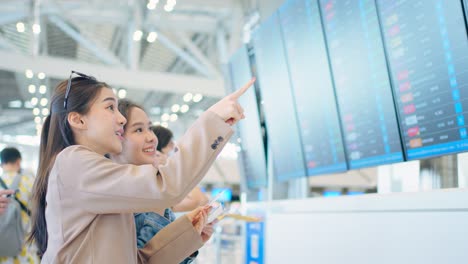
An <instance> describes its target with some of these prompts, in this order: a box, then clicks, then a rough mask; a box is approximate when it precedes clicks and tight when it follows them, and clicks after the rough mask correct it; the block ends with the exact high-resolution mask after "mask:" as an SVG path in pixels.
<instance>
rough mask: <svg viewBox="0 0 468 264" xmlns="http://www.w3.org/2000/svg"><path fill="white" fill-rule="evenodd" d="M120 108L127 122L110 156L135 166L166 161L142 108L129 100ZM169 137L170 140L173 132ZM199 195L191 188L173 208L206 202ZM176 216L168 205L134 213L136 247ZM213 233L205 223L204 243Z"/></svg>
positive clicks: (188, 259) (187, 259)
mask: <svg viewBox="0 0 468 264" xmlns="http://www.w3.org/2000/svg"><path fill="white" fill-rule="evenodd" d="M119 111H120V113H122V115H123V116H124V117H125V118H126V119H127V124H126V125H125V126H124V134H123V137H124V141H123V144H122V145H123V148H122V152H121V153H120V154H119V155H116V156H111V158H112V159H113V160H115V161H117V162H119V163H131V164H135V165H142V164H153V163H154V160H155V158H156V159H157V160H158V161H159V164H165V163H166V160H167V155H166V154H164V153H163V152H160V151H158V150H162V148H161V147H160V146H158V138H157V137H156V136H155V134H154V133H153V130H152V129H151V127H150V126H151V123H148V122H149V119H148V118H147V115H146V113H145V112H144V110H143V109H142V107H140V106H138V105H137V104H135V103H133V102H131V101H128V100H120V101H119ZM170 139H172V133H171V137H170ZM163 141H164V140H163ZM171 142H172V141H171ZM163 143H165V144H164V146H162V147H163V148H164V147H166V145H168V143H166V142H163ZM172 144H173V142H172ZM156 146H158V150H156ZM165 150H166V149H165ZM200 194H201V195H202V196H203V197H204V195H203V194H202V193H201V191H200V190H199V189H197V190H193V191H192V192H191V193H190V194H189V195H188V196H187V197H186V199H184V200H183V201H182V202H181V203H180V204H179V205H176V204H174V206H173V207H174V208H180V209H179V210H180V211H182V210H183V211H189V210H193V209H195V208H196V207H197V206H198V205H201V204H204V203H206V201H204V200H203V199H200V198H199V197H200ZM205 199H206V198H205ZM175 219H176V217H175V215H174V213H173V212H172V210H171V209H169V208H167V209H165V210H164V211H161V212H142V213H136V214H135V226H136V236H137V246H138V248H143V247H144V246H145V244H146V243H147V242H148V241H149V240H151V238H153V236H154V235H155V234H156V233H158V232H159V231H160V230H161V229H163V228H164V227H165V226H167V225H169V224H170V223H171V222H173V221H174V220H175ZM212 233H213V225H212V224H210V225H207V226H206V227H205V228H204V230H203V231H202V239H203V241H204V242H206V241H207V240H208V239H209V238H210V237H211V235H212ZM197 254H198V252H194V253H193V254H192V255H190V256H187V258H186V259H185V260H184V261H183V262H182V264H186V263H191V262H192V261H193V260H194V259H195V257H196V256H197Z"/></svg>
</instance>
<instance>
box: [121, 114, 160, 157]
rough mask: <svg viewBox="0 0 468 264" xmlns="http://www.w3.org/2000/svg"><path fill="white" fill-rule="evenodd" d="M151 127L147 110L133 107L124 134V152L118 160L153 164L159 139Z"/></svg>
mask: <svg viewBox="0 0 468 264" xmlns="http://www.w3.org/2000/svg"><path fill="white" fill-rule="evenodd" d="M150 127H151V121H150V120H149V118H148V115H146V113H145V111H143V110H142V109H140V108H138V107H132V108H131V109H130V111H129V115H128V122H127V125H126V126H125V132H124V134H123V136H124V140H123V144H122V152H121V153H120V155H118V157H117V160H119V161H120V162H124V163H129V164H134V165H144V164H153V162H154V159H155V155H156V146H157V145H158V139H157V138H156V136H155V135H154V133H153V131H152V130H151V129H150Z"/></svg>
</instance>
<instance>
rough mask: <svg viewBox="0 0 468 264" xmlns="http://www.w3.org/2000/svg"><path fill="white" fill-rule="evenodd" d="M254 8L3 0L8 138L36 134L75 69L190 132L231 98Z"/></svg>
mask: <svg viewBox="0 0 468 264" xmlns="http://www.w3.org/2000/svg"><path fill="white" fill-rule="evenodd" d="M248 2H249V1H247V0H177V1H174V0H159V1H157V0H144V1H143V0H141V1H139V0H115V1H106V0H32V1H31V0H29V1H21V0H14V1H13V0H12V1H7V0H3V1H1V3H0V136H1V135H2V134H3V135H35V134H36V132H37V131H36V129H37V127H39V126H40V124H41V118H42V117H43V116H44V114H47V111H46V110H43V108H47V102H46V101H45V100H42V98H48V95H50V92H51V91H50V90H51V89H53V88H54V87H55V86H56V85H57V83H58V82H59V81H60V80H63V79H66V78H68V75H69V73H70V70H78V71H82V72H84V73H86V74H90V75H95V76H96V77H98V79H101V80H103V81H105V82H108V83H109V84H111V85H112V87H113V88H115V90H116V91H117V93H119V94H121V95H124V94H126V95H125V96H126V97H127V98H130V99H132V100H134V101H136V102H138V103H140V104H142V105H143V106H144V107H145V108H146V109H147V111H148V112H150V114H151V119H152V121H155V122H164V121H166V122H167V123H168V124H169V127H170V128H172V129H173V130H175V132H176V133H175V134H176V135H180V133H182V132H183V131H185V130H186V129H187V126H188V125H189V124H190V123H192V122H193V120H194V118H196V117H197V116H198V115H199V114H200V113H201V112H202V111H203V110H205V109H206V108H208V107H209V106H210V105H211V104H212V103H213V102H215V101H216V100H217V98H219V97H221V96H222V95H223V94H224V93H225V81H224V73H225V71H226V68H225V64H226V62H227V59H228V58H229V56H230V55H231V54H232V52H233V51H234V50H236V49H237V48H238V47H239V46H240V44H241V43H242V30H243V28H242V25H243V24H244V22H245V21H244V20H245V19H244V18H245V17H246V15H245V14H246V11H245V10H246V9H248V4H247V3H248ZM187 93H190V94H187ZM200 95H201V96H202V97H200ZM34 98H36V99H34ZM200 98H201V99H200ZM43 105H45V106H43ZM174 105H178V106H179V107H177V106H174ZM183 105H187V106H188V110H187V107H185V106H184V108H185V109H181V107H182V106H183ZM35 108H37V110H35ZM182 110H183V111H182ZM185 110H187V111H185ZM44 111H45V113H44ZM34 112H35V113H34ZM37 112H39V113H37ZM165 113H166V115H164V114H165ZM35 114H37V115H35ZM173 114H176V115H177V118H176V117H175V116H174V115H173ZM38 117H39V118H38ZM175 119H177V120H175ZM171 120H172V121H171Z"/></svg>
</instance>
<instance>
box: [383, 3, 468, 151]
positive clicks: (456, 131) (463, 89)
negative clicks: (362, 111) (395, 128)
mask: <svg viewBox="0 0 468 264" xmlns="http://www.w3.org/2000/svg"><path fill="white" fill-rule="evenodd" d="M377 3H378V9H379V15H380V21H381V27H382V31H383V32H384V39H385V46H386V49H387V55H388V59H389V65H390V70H391V78H392V82H393V89H394V94H395V96H396V99H397V100H396V101H397V110H398V113H399V117H400V126H401V129H402V135H403V139H404V140H403V142H404V147H405V151H406V156H407V159H409V160H412V159H420V158H426V157H433V156H439V155H444V154H449V153H456V152H460V151H466V150H468V139H467V126H466V122H468V119H467V110H468V42H467V32H466V28H465V21H464V17H463V8H462V5H461V1H452V0H445V1H444V0H424V1H422V0H420V1H408V0H407V1H405V0H400V1H383V0H382V1H377Z"/></svg>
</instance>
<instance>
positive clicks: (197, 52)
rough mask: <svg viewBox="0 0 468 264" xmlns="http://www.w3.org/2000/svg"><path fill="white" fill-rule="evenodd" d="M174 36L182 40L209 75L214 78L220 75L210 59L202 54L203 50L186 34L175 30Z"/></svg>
mask: <svg viewBox="0 0 468 264" xmlns="http://www.w3.org/2000/svg"><path fill="white" fill-rule="evenodd" d="M176 36H177V37H178V38H179V40H180V41H181V42H182V45H183V46H184V47H185V48H186V49H187V50H188V51H189V52H190V53H191V54H192V55H193V56H194V57H195V58H196V59H197V60H198V61H200V62H201V63H202V64H203V66H205V68H206V69H208V71H209V72H210V73H211V76H214V77H216V78H220V77H221V73H220V72H219V71H218V69H216V67H215V66H214V65H213V64H212V63H211V61H210V60H209V59H208V58H207V57H206V56H205V54H203V52H202V51H201V50H200V49H199V48H198V47H197V45H195V44H194V43H193V42H192V40H191V39H190V38H189V37H188V36H187V34H185V33H182V32H176Z"/></svg>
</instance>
